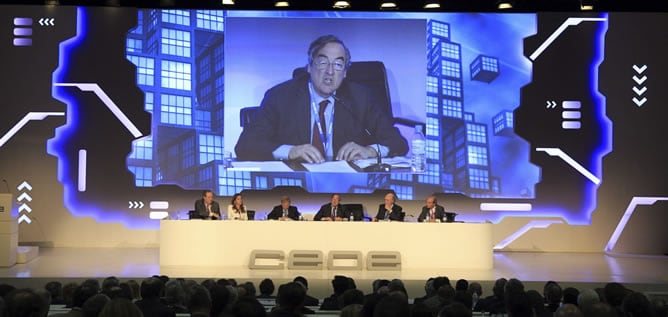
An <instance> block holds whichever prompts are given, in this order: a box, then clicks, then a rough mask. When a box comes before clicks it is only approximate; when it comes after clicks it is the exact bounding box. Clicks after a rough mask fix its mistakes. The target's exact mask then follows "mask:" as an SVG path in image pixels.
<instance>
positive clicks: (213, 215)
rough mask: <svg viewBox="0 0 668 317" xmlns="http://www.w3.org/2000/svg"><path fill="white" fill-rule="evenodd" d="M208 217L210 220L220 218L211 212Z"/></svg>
mask: <svg viewBox="0 0 668 317" xmlns="http://www.w3.org/2000/svg"><path fill="white" fill-rule="evenodd" d="M209 217H210V218H211V219H219V218H220V217H219V216H218V215H217V214H215V213H213V212H210V213H209Z"/></svg>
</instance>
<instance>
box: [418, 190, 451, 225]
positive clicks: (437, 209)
mask: <svg viewBox="0 0 668 317" xmlns="http://www.w3.org/2000/svg"><path fill="white" fill-rule="evenodd" d="M443 217H445V208H443V206H441V205H439V204H438V203H437V201H436V196H434V195H431V196H429V197H427V205H426V206H424V207H422V212H421V213H420V216H419V217H418V222H441V221H442V220H443Z"/></svg>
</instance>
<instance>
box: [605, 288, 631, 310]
mask: <svg viewBox="0 0 668 317" xmlns="http://www.w3.org/2000/svg"><path fill="white" fill-rule="evenodd" d="M626 293H627V291H626V287H624V285H622V284H619V283H608V284H606V285H605V287H604V288H603V294H605V301H606V302H607V303H608V304H610V306H612V307H619V306H621V305H622V302H623V301H624V297H626Z"/></svg>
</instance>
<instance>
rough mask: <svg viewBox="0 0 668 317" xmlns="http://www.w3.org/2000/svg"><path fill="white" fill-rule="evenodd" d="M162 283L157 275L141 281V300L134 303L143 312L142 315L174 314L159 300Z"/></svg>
mask: <svg viewBox="0 0 668 317" xmlns="http://www.w3.org/2000/svg"><path fill="white" fill-rule="evenodd" d="M163 288H164V284H163V282H162V280H161V279H160V278H159V277H149V278H147V279H145V280H143V281H142V282H141V288H140V294H141V300H138V301H137V302H136V303H135V304H136V305H137V307H139V309H140V310H141V311H142V313H143V314H144V317H165V316H167V317H169V316H176V314H175V313H174V311H173V310H171V309H170V308H169V307H167V305H165V304H163V303H162V302H161V301H160V296H161V295H162V293H163Z"/></svg>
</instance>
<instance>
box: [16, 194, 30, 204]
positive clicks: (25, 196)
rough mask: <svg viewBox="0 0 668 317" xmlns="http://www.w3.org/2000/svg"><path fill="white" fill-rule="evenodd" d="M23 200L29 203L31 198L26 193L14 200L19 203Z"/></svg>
mask: <svg viewBox="0 0 668 317" xmlns="http://www.w3.org/2000/svg"><path fill="white" fill-rule="evenodd" d="M23 200H27V201H29V202H30V201H32V197H30V195H28V193H23V194H21V195H19V197H17V198H16V201H18V202H21V201H23Z"/></svg>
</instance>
